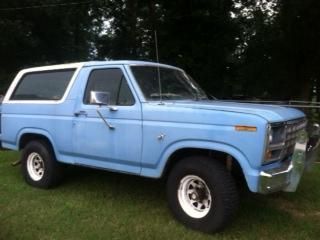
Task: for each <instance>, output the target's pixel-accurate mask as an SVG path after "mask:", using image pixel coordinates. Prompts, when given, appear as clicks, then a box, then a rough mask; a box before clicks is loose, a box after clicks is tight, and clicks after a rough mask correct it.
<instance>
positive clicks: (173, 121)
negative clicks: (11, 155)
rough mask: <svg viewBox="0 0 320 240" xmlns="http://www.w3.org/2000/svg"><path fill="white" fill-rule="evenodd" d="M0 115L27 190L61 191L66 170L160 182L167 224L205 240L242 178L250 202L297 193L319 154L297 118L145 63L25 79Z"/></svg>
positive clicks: (221, 221) (220, 222) (62, 69)
mask: <svg viewBox="0 0 320 240" xmlns="http://www.w3.org/2000/svg"><path fill="white" fill-rule="evenodd" d="M0 110H1V118H0V124H1V132H0V141H1V144H2V147H3V148H6V149H11V150H17V151H21V159H20V163H21V166H22V173H23V176H24V178H25V180H26V182H27V183H28V184H30V185H32V186H35V187H39V188H50V187H53V186H55V185H57V184H58V183H59V181H60V180H61V176H62V173H63V167H64V165H65V164H73V165H79V166H86V167H92V168H99V169H104V170H110V171H116V172H122V173H128V174H135V175H139V176H143V177H150V178H165V179H166V182H167V199H168V205H169V207H170V209H171V210H172V213H173V215H174V216H175V217H176V218H177V219H178V220H179V221H180V222H182V223H183V224H185V225H186V226H188V227H191V228H193V229H197V230H200V231H204V232H216V231H219V230H221V229H223V228H224V227H225V226H226V225H227V224H229V223H230V222H231V220H232V217H233V216H234V215H235V212H236V209H237V207H238V200H239V196H238V191H237V186H238V183H239V179H240V178H242V179H244V183H245V184H246V185H247V187H248V189H249V190H250V191H251V192H255V193H261V194H267V193H272V192H277V191H289V192H292V191H295V190H296V188H297V186H298V183H299V181H300V177H301V175H302V174H303V172H304V170H305V168H306V166H307V165H309V164H310V162H311V161H313V159H314V157H313V156H314V155H315V154H314V152H315V149H316V147H317V145H318V141H317V136H316V135H315V134H314V133H313V132H311V133H309V136H308V134H307V132H306V127H307V120H306V117H305V115H304V114H303V113H302V112H301V111H299V110H296V109H293V108H286V107H280V106H272V105H259V104H245V103H236V102H224V101H218V100H214V101H212V100H209V99H208V97H207V96H206V94H205V93H204V91H203V90H201V88H200V87H199V86H198V85H197V83H196V82H194V81H193V80H192V79H191V78H190V77H189V76H188V75H187V74H186V73H185V72H184V71H183V70H182V69H179V68H176V67H173V66H169V65H164V64H158V63H151V62H140V61H102V62H85V63H74V64H64V65H55V66H46V67H37V68H30V69H25V70H22V71H20V72H19V73H18V75H17V76H16V78H15V79H14V81H13V82H12V84H11V86H10V88H9V89H8V91H7V93H6V95H5V96H4V98H3V101H2V104H1V109H0ZM310 134H311V135H310ZM310 137H311V138H312V139H313V141H310V139H311V138H310Z"/></svg>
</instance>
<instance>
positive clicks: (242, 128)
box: [235, 125, 257, 132]
mask: <svg viewBox="0 0 320 240" xmlns="http://www.w3.org/2000/svg"><path fill="white" fill-rule="evenodd" d="M235 130H236V131H246V132H256V131H257V127H253V126H241V125H236V126H235Z"/></svg>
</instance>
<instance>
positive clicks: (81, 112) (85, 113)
mask: <svg viewBox="0 0 320 240" xmlns="http://www.w3.org/2000/svg"><path fill="white" fill-rule="evenodd" d="M74 115H75V116H76V117H80V116H85V117H87V116H88V113H87V112H86V111H78V112H75V113H74Z"/></svg>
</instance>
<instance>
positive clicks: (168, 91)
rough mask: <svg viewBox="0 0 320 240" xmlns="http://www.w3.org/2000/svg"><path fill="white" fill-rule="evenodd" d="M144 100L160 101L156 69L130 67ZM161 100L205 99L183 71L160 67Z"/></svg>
mask: <svg viewBox="0 0 320 240" xmlns="http://www.w3.org/2000/svg"><path fill="white" fill-rule="evenodd" d="M131 71H132V73H133V75H134V77H135V79H136V80H137V82H138V84H139V86H140V89H141V90H142V92H143V94H144V96H145V98H146V100H148V101H150V100H151V101H156V100H160V90H159V79H158V67H155V66H131ZM159 71H160V80H161V97H162V100H200V99H207V96H206V94H205V93H204V91H203V90H202V89H201V88H200V87H199V86H198V85H197V83H195V82H194V81H193V80H192V79H191V78H189V77H188V76H187V75H186V74H185V73H184V72H183V71H180V70H177V69H172V68H165V67H160V68H159Z"/></svg>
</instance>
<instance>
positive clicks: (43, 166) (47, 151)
mask: <svg viewBox="0 0 320 240" xmlns="http://www.w3.org/2000/svg"><path fill="white" fill-rule="evenodd" d="M21 163H22V165H21V167H22V174H23V176H24V179H25V181H26V182H27V183H28V184H30V185H32V186H34V187H38V188H50V187H53V186H55V185H57V184H58V183H59V182H60V180H61V178H62V165H61V163H59V162H57V160H56V158H55V155H54V152H53V150H52V149H51V147H50V146H49V145H48V144H47V143H46V142H45V141H41V140H38V141H31V142H29V143H28V144H27V145H26V146H25V147H24V149H23V150H22V153H21Z"/></svg>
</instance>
